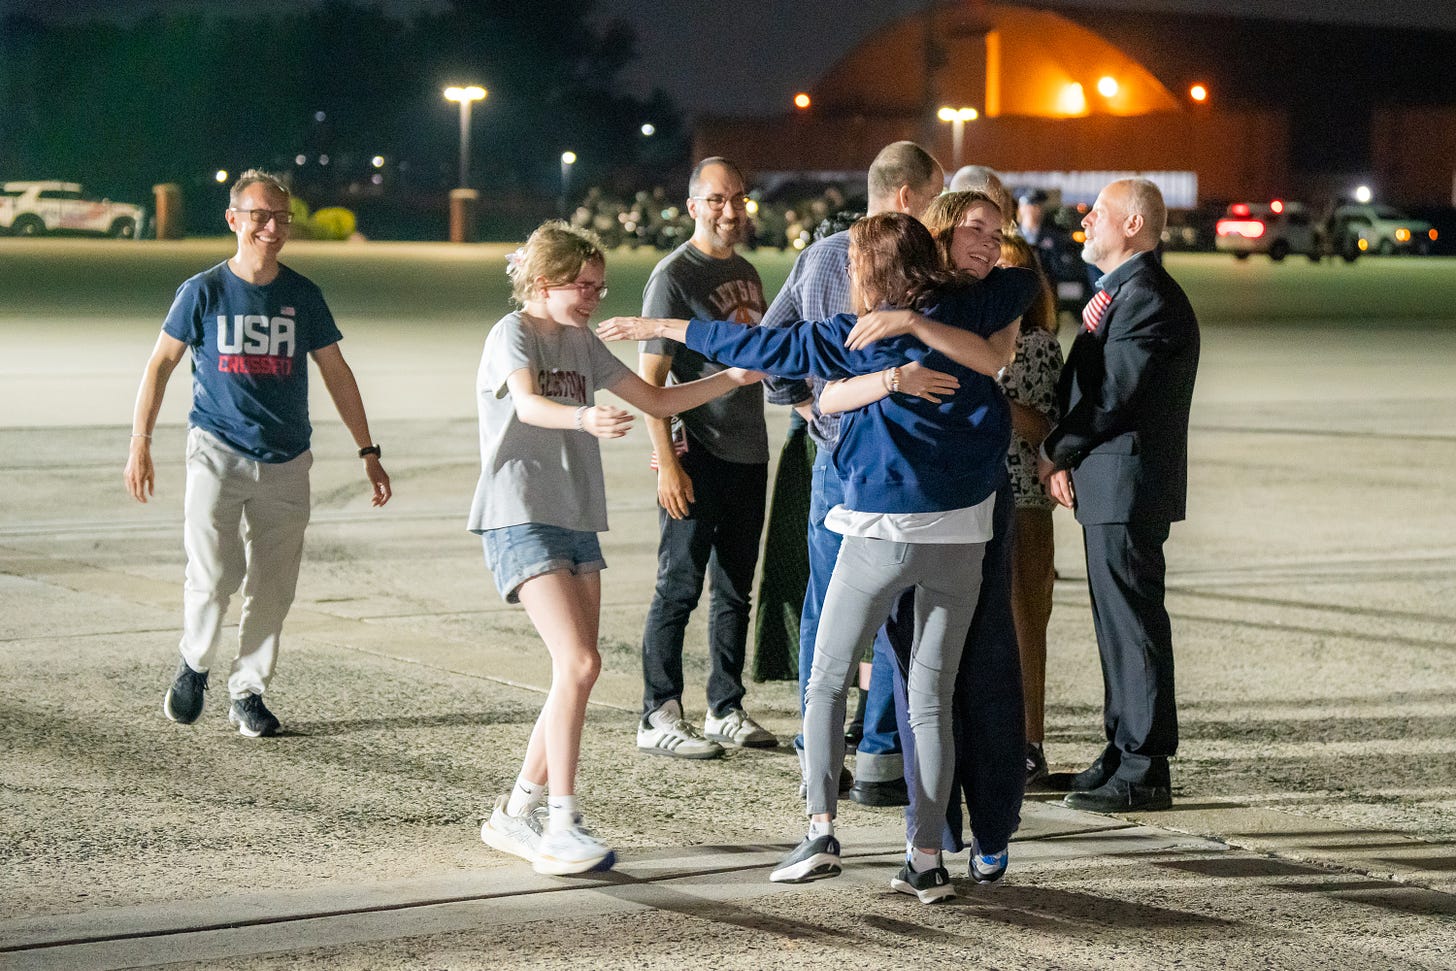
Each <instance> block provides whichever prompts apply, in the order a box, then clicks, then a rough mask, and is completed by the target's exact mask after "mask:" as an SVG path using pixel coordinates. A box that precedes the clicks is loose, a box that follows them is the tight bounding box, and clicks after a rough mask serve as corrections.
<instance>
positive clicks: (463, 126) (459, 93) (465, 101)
mask: <svg viewBox="0 0 1456 971" xmlns="http://www.w3.org/2000/svg"><path fill="white" fill-rule="evenodd" d="M486 93H487V92H486V90H485V89H484V88H482V87H481V86H480V85H478V84H472V85H469V86H468V87H459V86H451V87H448V88H446V89H445V100H446V101H457V102H459V103H460V187H461V188H462V189H463V188H465V186H466V184H467V183H468V182H469V181H470V104H471V102H473V101H484V100H485V96H486Z"/></svg>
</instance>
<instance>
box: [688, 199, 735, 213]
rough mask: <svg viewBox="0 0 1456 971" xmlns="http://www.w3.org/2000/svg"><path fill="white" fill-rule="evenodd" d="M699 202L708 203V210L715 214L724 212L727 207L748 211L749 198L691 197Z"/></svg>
mask: <svg viewBox="0 0 1456 971" xmlns="http://www.w3.org/2000/svg"><path fill="white" fill-rule="evenodd" d="M688 198H690V199H696V200H698V201H699V202H706V203H707V204H708V208H709V209H711V210H713V211H714V212H722V211H723V209H724V207H725V206H729V205H731V206H732V207H733V208H734V209H747V208H748V196H689V197H688Z"/></svg>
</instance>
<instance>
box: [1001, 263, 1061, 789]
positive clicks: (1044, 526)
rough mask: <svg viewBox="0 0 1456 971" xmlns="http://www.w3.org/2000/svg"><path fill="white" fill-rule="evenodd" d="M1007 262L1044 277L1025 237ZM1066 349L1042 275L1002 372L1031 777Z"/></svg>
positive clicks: (1041, 772)
mask: <svg viewBox="0 0 1456 971" xmlns="http://www.w3.org/2000/svg"><path fill="white" fill-rule="evenodd" d="M1000 265H1001V266H1024V267H1028V268H1030V269H1033V270H1036V271H1037V275H1038V276H1042V273H1041V270H1040V268H1039V266H1038V264H1037V260H1036V254H1035V253H1034V252H1033V251H1032V248H1031V246H1030V245H1029V244H1028V243H1027V242H1026V240H1024V239H1022V238H1021V237H1020V236H1007V237H1005V238H1004V239H1003V240H1002V241H1001V263H1000ZM1061 373H1062V348H1061V345H1060V344H1058V343H1057V306H1056V298H1055V297H1053V296H1052V291H1051V287H1050V286H1049V285H1048V284H1047V282H1046V278H1045V277H1044V276H1043V277H1042V292H1041V295H1040V296H1039V297H1038V298H1037V299H1036V300H1034V301H1033V302H1032V305H1031V309H1029V310H1028V311H1027V312H1026V315H1025V316H1023V317H1022V318H1021V332H1020V334H1019V335H1018V336H1017V338H1016V358H1015V360H1014V361H1012V363H1011V366H1010V367H1008V368H1006V370H1004V371H1002V372H1001V378H1000V380H1001V387H1002V390H1004V391H1005V392H1006V397H1007V400H1008V401H1009V402H1010V404H1011V430H1012V436H1011V450H1010V452H1009V453H1008V454H1007V456H1006V466H1007V471H1009V472H1010V473H1011V486H1012V489H1013V491H1014V492H1015V494H1016V532H1015V535H1014V538H1013V540H1012V544H1011V545H1012V553H1011V556H1012V571H1011V610H1012V615H1013V616H1014V618H1015V620H1016V640H1017V643H1018V644H1019V645H1020V648H1021V684H1022V693H1023V695H1024V697H1025V700H1026V782H1027V785H1028V786H1032V785H1035V784H1036V783H1038V782H1040V781H1041V780H1042V779H1044V778H1045V777H1046V774H1047V764H1046V756H1045V755H1044V754H1043V751H1042V739H1043V733H1044V725H1045V716H1044V712H1045V697H1046V646H1047V636H1046V635H1047V622H1048V621H1049V620H1050V619H1051V613H1052V582H1053V569H1052V567H1053V553H1054V552H1055V544H1054V542H1053V538H1052V510H1053V509H1054V508H1055V507H1056V503H1055V502H1054V501H1053V500H1052V498H1051V496H1049V495H1048V494H1047V491H1046V489H1045V488H1044V487H1043V486H1042V484H1041V483H1040V482H1038V481H1037V478H1036V455H1037V449H1038V448H1039V447H1040V446H1041V441H1042V439H1043V438H1045V437H1046V435H1047V432H1048V431H1050V430H1051V427H1052V426H1053V425H1054V424H1056V421H1057V418H1058V415H1057V404H1056V390H1057V377H1058V376H1059V375H1060V374H1061Z"/></svg>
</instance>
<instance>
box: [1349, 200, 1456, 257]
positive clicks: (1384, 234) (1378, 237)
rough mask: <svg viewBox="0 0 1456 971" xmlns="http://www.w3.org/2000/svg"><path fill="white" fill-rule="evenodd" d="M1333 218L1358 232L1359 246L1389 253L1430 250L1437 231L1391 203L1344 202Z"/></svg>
mask: <svg viewBox="0 0 1456 971" xmlns="http://www.w3.org/2000/svg"><path fill="white" fill-rule="evenodd" d="M1335 220H1336V221H1337V222H1343V223H1344V224H1345V225H1347V226H1349V227H1350V229H1351V230H1352V231H1354V232H1355V233H1357V234H1358V236H1359V239H1360V243H1361V245H1360V249H1361V250H1362V251H1365V252H1372V253H1379V254H1381V255H1382V256H1389V255H1391V254H1392V253H1419V254H1421V255H1422V256H1424V255H1425V254H1427V253H1429V252H1430V251H1431V245H1432V244H1433V243H1435V242H1436V240H1437V239H1438V238H1439V235H1440V234H1439V233H1437V232H1436V229H1435V228H1434V227H1433V226H1432V225H1431V224H1430V223H1428V222H1426V221H1425V220H1423V219H1412V218H1411V217H1410V216H1407V215H1406V214H1405V213H1403V212H1401V211H1400V210H1399V209H1396V208H1395V207H1394V206H1385V205H1378V204H1366V205H1361V204H1359V203H1354V202H1347V203H1342V204H1341V205H1338V206H1336V207H1335Z"/></svg>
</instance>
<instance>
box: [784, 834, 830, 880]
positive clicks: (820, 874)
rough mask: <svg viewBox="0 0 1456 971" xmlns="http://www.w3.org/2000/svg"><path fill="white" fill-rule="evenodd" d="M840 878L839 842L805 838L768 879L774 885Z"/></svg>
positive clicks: (827, 837)
mask: <svg viewBox="0 0 1456 971" xmlns="http://www.w3.org/2000/svg"><path fill="white" fill-rule="evenodd" d="M837 876H839V840H837V839H835V838H834V837H833V836H820V837H819V838H818V839H815V838H814V837H812V836H805V837H804V842H802V843H800V844H799V845H798V846H796V847H794V852H792V853H790V854H789V855H788V856H786V857H784V858H783V859H782V860H780V861H779V865H778V866H777V867H776V868H775V869H774V871H773V872H772V873H770V874H769V875H768V878H769V879H770V880H772V881H773V882H774V883H806V882H807V881H809V880H822V879H824V878H825V877H837Z"/></svg>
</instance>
